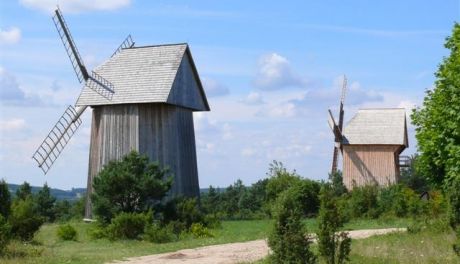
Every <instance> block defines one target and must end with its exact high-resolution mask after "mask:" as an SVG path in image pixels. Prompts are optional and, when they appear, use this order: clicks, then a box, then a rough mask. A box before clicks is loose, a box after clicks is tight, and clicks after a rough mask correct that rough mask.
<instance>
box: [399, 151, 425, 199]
mask: <svg viewBox="0 0 460 264" xmlns="http://www.w3.org/2000/svg"><path fill="white" fill-rule="evenodd" d="M418 162H419V157H418V155H417V154H415V155H412V156H411V157H410V166H409V167H407V168H403V169H402V170H401V177H400V182H401V183H403V184H405V185H407V187H409V188H411V189H412V190H414V191H416V192H417V193H419V194H421V193H423V192H427V191H429V190H430V188H429V186H428V182H427V179H426V178H425V177H423V176H422V175H421V174H420V173H419V172H418V171H417V167H418V165H417V163H418Z"/></svg>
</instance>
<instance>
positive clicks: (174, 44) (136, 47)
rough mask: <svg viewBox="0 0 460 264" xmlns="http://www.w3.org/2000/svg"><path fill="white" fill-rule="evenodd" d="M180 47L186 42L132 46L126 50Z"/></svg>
mask: <svg viewBox="0 0 460 264" xmlns="http://www.w3.org/2000/svg"><path fill="white" fill-rule="evenodd" d="M180 45H187V46H188V43H187V42H182V43H167V44H157V45H145V46H134V47H131V48H127V49H140V48H154V47H167V46H180Z"/></svg>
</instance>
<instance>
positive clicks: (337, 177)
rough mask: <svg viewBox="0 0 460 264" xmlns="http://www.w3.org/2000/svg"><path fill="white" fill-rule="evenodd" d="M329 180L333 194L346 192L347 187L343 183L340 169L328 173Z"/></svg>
mask: <svg viewBox="0 0 460 264" xmlns="http://www.w3.org/2000/svg"><path fill="white" fill-rule="evenodd" d="M329 181H330V182H331V184H332V186H331V187H332V190H333V192H334V195H335V196H341V195H342V194H345V193H347V188H346V187H345V185H344V184H343V177H342V172H341V171H336V172H334V173H329Z"/></svg>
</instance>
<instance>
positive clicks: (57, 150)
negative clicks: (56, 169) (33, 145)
mask: <svg viewBox="0 0 460 264" xmlns="http://www.w3.org/2000/svg"><path fill="white" fill-rule="evenodd" d="M80 114H81V113H78V112H77V110H75V108H74V107H73V106H71V105H69V106H68V107H67V109H66V110H65V112H64V114H62V116H61V117H60V118H59V120H58V121H57V123H56V125H54V127H53V128H52V129H51V131H50V132H49V133H48V135H47V136H46V138H45V139H44V140H43V142H42V144H40V146H39V147H38V149H37V150H36V151H35V153H34V154H33V156H32V158H33V159H34V160H35V161H36V162H37V164H38V167H40V169H42V171H43V172H44V173H45V174H46V173H48V171H49V169H50V168H51V166H52V165H53V163H54V162H55V161H56V159H57V158H58V157H59V155H60V154H61V152H62V150H63V149H64V147H65V146H66V145H67V143H68V142H69V140H70V139H71V138H72V136H73V134H74V133H75V131H77V129H78V127H79V126H80V125H81V119H80V118H79V116H80Z"/></svg>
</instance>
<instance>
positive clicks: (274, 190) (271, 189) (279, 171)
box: [266, 160, 302, 202]
mask: <svg viewBox="0 0 460 264" xmlns="http://www.w3.org/2000/svg"><path fill="white" fill-rule="evenodd" d="M267 176H268V177H269V180H268V183H267V187H266V193H267V199H268V200H269V201H270V202H274V201H275V200H276V198H277V197H278V195H279V194H280V193H282V192H283V191H285V190H287V189H289V187H291V186H294V185H297V184H299V183H300V182H301V181H302V179H301V178H300V176H299V175H298V174H297V173H296V171H295V170H294V171H292V172H289V171H288V170H287V169H286V168H285V167H284V165H283V163H282V162H279V161H276V160H274V161H273V162H272V163H270V165H269V168H268V173H267Z"/></svg>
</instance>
